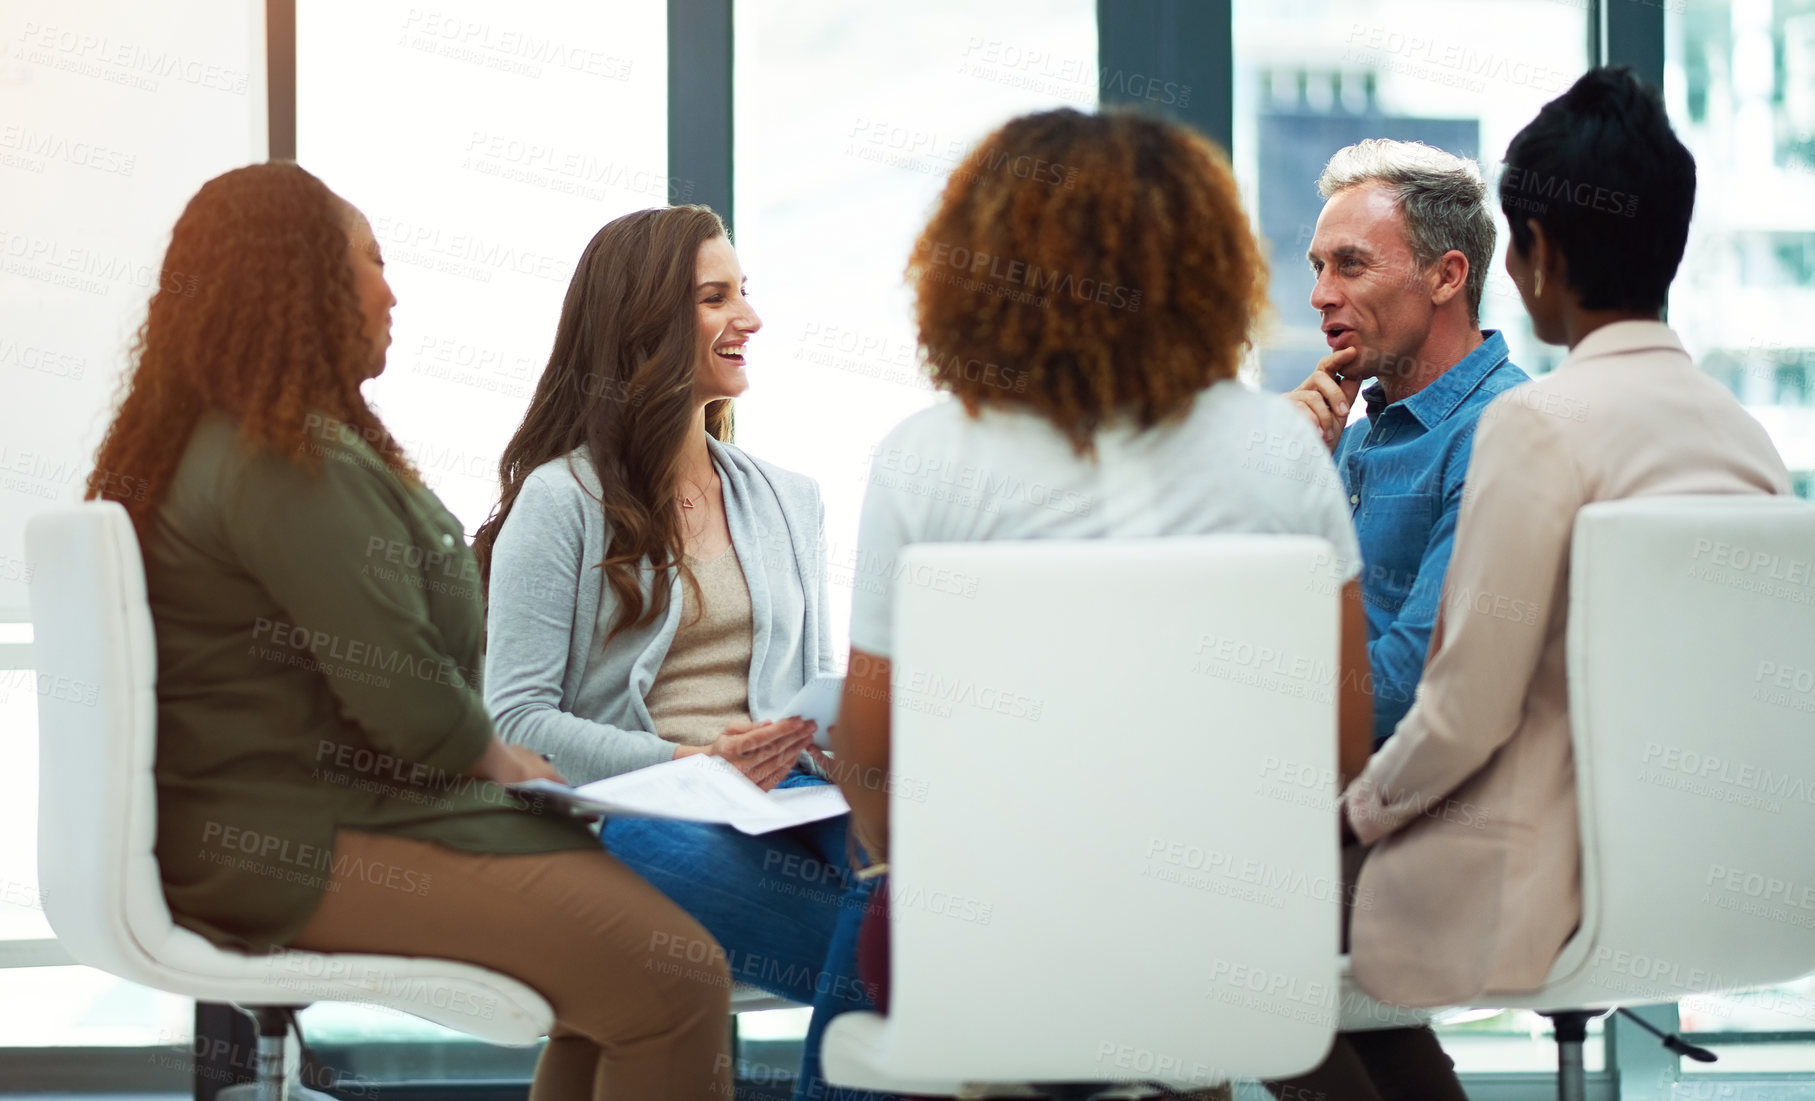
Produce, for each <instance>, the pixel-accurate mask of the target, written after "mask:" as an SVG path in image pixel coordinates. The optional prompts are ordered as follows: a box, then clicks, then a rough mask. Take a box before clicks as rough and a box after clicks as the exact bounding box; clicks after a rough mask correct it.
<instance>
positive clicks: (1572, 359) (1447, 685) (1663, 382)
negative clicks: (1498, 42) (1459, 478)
mask: <svg viewBox="0 0 1815 1101" xmlns="http://www.w3.org/2000/svg"><path fill="white" fill-rule="evenodd" d="M1694 201H1695V161H1694V159H1693V158H1692V157H1691V156H1690V154H1689V151H1688V150H1687V149H1686V148H1684V147H1683V145H1682V143H1681V142H1679V141H1678V140H1677V138H1676V136H1675V135H1674V134H1673V133H1672V132H1671V130H1670V124H1669V121H1668V119H1667V118H1666V116H1665V113H1664V107H1663V103H1662V102H1661V101H1660V99H1659V98H1658V96H1657V93H1656V92H1655V91H1654V90H1651V89H1649V88H1647V87H1645V86H1643V85H1642V84H1640V83H1639V82H1638V81H1637V80H1636V79H1635V78H1633V76H1632V75H1631V74H1630V72H1628V71H1627V70H1625V69H1618V70H1609V69H1596V70H1593V71H1591V72H1589V73H1588V74H1587V75H1585V76H1584V77H1582V79H1581V80H1579V81H1577V82H1576V84H1575V86H1574V87H1572V88H1571V89H1570V90H1569V91H1567V92H1565V93H1564V94H1563V95H1562V96H1560V97H1558V98H1557V99H1555V100H1553V101H1552V102H1550V103H1548V104H1546V105H1545V107H1544V109H1543V110H1542V111H1541V112H1539V114H1538V117H1537V119H1535V120H1534V121H1533V122H1532V123H1530V124H1529V125H1528V126H1526V127H1525V129H1524V130H1522V131H1520V132H1519V134H1518V135H1517V136H1516V137H1514V138H1513V141H1512V144H1511V145H1510V146H1509V147H1508V149H1507V152H1506V158H1505V169H1504V171H1503V173H1502V175H1501V179H1500V205H1501V209H1502V210H1503V211H1504V213H1505V214H1506V218H1507V221H1508V223H1509V224H1510V229H1511V231H1512V240H1511V243H1510V244H1509V246H1508V248H1507V254H1506V269H1507V272H1508V274H1510V275H1511V276H1512V280H1513V282H1514V284H1516V285H1517V286H1518V288H1519V294H1520V297H1521V298H1522V299H1523V300H1524V303H1525V308H1526V310H1527V312H1529V313H1530V315H1531V320H1532V328H1533V331H1534V332H1535V333H1536V334H1537V336H1538V338H1539V339H1540V340H1543V341H1545V342H1547V343H1551V344H1563V345H1567V346H1568V348H1569V356H1568V358H1566V359H1565V360H1564V361H1563V363H1562V365H1561V366H1560V367H1559V368H1558V369H1557V370H1556V371H1555V372H1553V373H1552V374H1550V375H1547V376H1545V377H1543V378H1540V379H1538V380H1537V381H1535V382H1532V383H1528V384H1526V385H1524V386H1520V387H1518V388H1516V389H1513V390H1511V391H1509V392H1507V393H1506V394H1504V395H1502V396H1501V397H1500V398H1498V399H1497V400H1496V401H1495V402H1494V403H1493V405H1491V406H1490V407H1489V408H1488V410H1487V412H1486V413H1485V414H1484V415H1483V416H1482V418H1481V425H1480V428H1479V429H1478V431H1477V434H1476V437H1475V447H1474V454H1473V457H1472V459H1471V462H1470V466H1469V473H1468V485H1467V489H1466V490H1465V495H1464V499H1463V505H1462V513H1461V519H1460V521H1459V523H1458V527H1457V531H1456V545H1455V551H1454V554H1453V555H1452V557H1451V559H1450V566H1449V573H1448V575H1447V579H1446V581H1445V584H1444V600H1443V604H1442V608H1441V611H1440V614H1439V618H1438V621H1437V628H1436V632H1435V634H1434V636H1433V638H1432V644H1431V654H1430V657H1429V659H1428V661H1427V663H1426V666H1425V670H1424V677H1423V680H1422V682H1421V685H1420V687H1419V690H1418V699H1417V702H1416V703H1415V704H1414V705H1413V707H1412V710H1411V711H1410V712H1409V713H1408V714H1407V715H1406V717H1405V719H1404V720H1402V721H1401V722H1400V724H1399V726H1398V728H1397V729H1396V731H1395V732H1394V734H1393V736H1392V737H1391V738H1390V739H1389V740H1388V741H1387V742H1386V743H1385V744H1384V745H1382V746H1381V748H1380V749H1379V750H1378V751H1377V752H1376V753H1375V754H1374V756H1373V758H1372V760H1371V761H1370V762H1369V763H1368V766H1367V768H1366V769H1365V770H1364V771H1363V772H1362V774H1361V776H1360V777H1359V778H1358V779H1356V781H1355V782H1354V783H1353V784H1351V785H1350V787H1349V789H1348V790H1347V791H1346V792H1345V793H1344V796H1343V803H1342V805H1343V808H1344V812H1345V815H1344V817H1345V822H1344V825H1345V828H1347V829H1352V830H1353V833H1354V835H1355V837H1356V838H1357V839H1358V840H1359V842H1360V843H1361V844H1363V845H1366V846H1369V848H1368V849H1367V853H1366V857H1365V859H1364V861H1363V863H1362V866H1361V873H1360V881H1359V885H1358V893H1357V897H1362V898H1371V899H1372V900H1373V904H1372V905H1371V906H1369V907H1367V908H1363V909H1358V910H1356V911H1355V912H1354V914H1353V917H1352V920H1351V926H1350V936H1349V940H1350V952H1351V957H1352V965H1353V970H1354V975H1355V979H1356V981H1357V982H1358V983H1359V984H1360V986H1361V987H1362V989H1363V990H1365V991H1366V992H1367V993H1369V994H1371V995H1373V996H1374V997H1376V998H1379V999H1381V1000H1383V1001H1389V1002H1395V1003H1398V1004H1402V1005H1413V1006H1436V1005H1453V1004H1458V1003H1470V1002H1475V1003H1479V1002H1480V1001H1482V1000H1483V999H1486V1000H1489V1001H1491V999H1492V998H1493V997H1494V996H1495V995H1497V994H1515V993H1523V992H1528V991H1531V990H1533V989H1535V988H1537V987H1538V986H1540V985H1541V984H1542V983H1543V982H1544V980H1545V978H1546V976H1547V975H1548V973H1549V971H1550V968H1551V965H1552V964H1553V963H1554V962H1555V960H1556V958H1557V954H1558V953H1559V952H1560V951H1561V949H1562V947H1563V944H1564V942H1565V941H1567V940H1568V938H1569V936H1570V934H1571V933H1572V932H1573V931H1574V930H1575V927H1576V924H1577V923H1578V921H1579V920H1580V919H1581V913H1582V903H1581V883H1580V859H1579V856H1580V841H1579V837H1578V834H1577V822H1576V797H1575V766H1574V761H1573V759H1572V756H1571V752H1570V734H1569V705H1568V691H1567V689H1568V685H1567V680H1566V676H1565V665H1564V638H1565V634H1566V630H1567V626H1568V624H1567V619H1568V599H1567V597H1568V591H1569V551H1570V536H1571V532H1572V530H1573V527H1574V523H1575V515H1576V510H1578V509H1580V508H1581V507H1582V506H1583V505H1586V504H1589V503H1591V502H1594V501H1607V500H1615V499H1619V498H1623V497H1637V496H1645V495H1651V494H1682V493H1788V492H1789V475H1788V472H1787V471H1786V470H1785V469H1784V464H1783V460H1782V459H1781V458H1779V457H1778V454H1777V451H1776V449H1775V448H1773V447H1772V445H1771V441H1770V439H1769V437H1767V436H1766V434H1765V431H1764V429H1763V428H1762V427H1760V425H1759V423H1758V422H1757V421H1756V420H1754V419H1753V418H1752V417H1751V416H1750V415H1749V414H1748V413H1747V412H1746V411H1745V410H1744V409H1743V408H1741V407H1740V405H1739V403H1738V402H1737V401H1735V400H1734V399H1733V397H1732V396H1731V395H1730V394H1728V393H1727V391H1726V390H1725V389H1723V388H1722V387H1721V386H1720V385H1718V384H1717V383H1715V382H1714V381H1713V380H1711V379H1709V378H1708V377H1707V376H1706V375H1704V374H1702V373H1701V372H1700V371H1699V370H1697V369H1696V366H1695V364H1694V363H1693V362H1692V361H1691V360H1690V358H1689V356H1688V354H1687V353H1686V352H1685V351H1684V350H1683V346H1682V343H1681V342H1680V341H1679V340H1678V339H1677V336H1676V334H1675V333H1674V332H1672V331H1671V329H1670V327H1669V326H1667V325H1665V324H1664V323H1663V320H1662V317H1663V310H1664V302H1665V297H1666V294H1667V292H1668V289H1669V285H1670V281H1671V279H1672V278H1673V277H1674V276H1675V274H1676V269H1677V265H1678V263H1679V262H1680V261H1681V259H1682V254H1683V245H1684V242H1685V241H1686V240H1687V238H1688V232H1689V218H1690V214H1691V212H1692V209H1693V207H1694ZM1355 1039H1356V1040H1358V1041H1361V1035H1360V1034H1357V1035H1356V1037H1355ZM1350 1042H1351V1041H1350V1039H1349V1038H1347V1037H1345V1038H1343V1039H1342V1040H1340V1041H1339V1042H1338V1045H1337V1048H1338V1051H1337V1053H1336V1054H1334V1055H1332V1063H1336V1062H1340V1061H1341V1060H1342V1059H1343V1058H1345V1057H1346V1056H1347V1055H1352V1051H1351V1052H1346V1053H1345V1050H1344V1049H1345V1048H1347V1047H1348V1045H1349V1044H1350ZM1365 1043H1366V1041H1361V1043H1360V1044H1357V1045H1356V1046H1357V1048H1359V1047H1361V1046H1363V1045H1365ZM1363 1061H1364V1062H1365V1061H1366V1060H1365V1058H1364V1060H1363ZM1353 1063H1354V1061H1353V1059H1350V1065H1353ZM1330 1069H1331V1064H1326V1066H1325V1068H1323V1070H1324V1071H1328V1070H1330ZM1368 1069H1369V1070H1370V1071H1373V1072H1375V1073H1373V1075H1372V1077H1373V1078H1374V1079H1375V1080H1376V1081H1375V1082H1374V1083H1368V1084H1365V1086H1366V1088H1365V1089H1364V1088H1358V1087H1356V1086H1355V1084H1354V1082H1353V1079H1352V1078H1351V1079H1348V1080H1338V1079H1335V1078H1324V1079H1323V1080H1322V1081H1320V1082H1317V1084H1316V1085H1314V1086H1313V1087H1312V1088H1323V1089H1325V1090H1326V1092H1328V1094H1329V1096H1331V1097H1333V1098H1347V1097H1360V1098H1372V1097H1393V1096H1402V1095H1403V1096H1408V1097H1410V1096H1415V1094H1414V1093H1412V1092H1403V1093H1402V1092H1401V1091H1398V1090H1394V1089H1391V1088H1376V1087H1377V1086H1379V1087H1385V1086H1388V1085H1390V1081H1389V1080H1390V1079H1395V1078H1396V1079H1399V1080H1400V1081H1401V1082H1403V1081H1404V1080H1405V1077H1406V1068H1403V1067H1396V1068H1390V1069H1389V1068H1383V1067H1375V1066H1371V1065H1370V1066H1369V1068H1368ZM1318 1073H1319V1072H1313V1075H1312V1076H1311V1077H1310V1078H1308V1079H1304V1080H1300V1084H1304V1083H1307V1082H1312V1081H1313V1080H1315V1079H1316V1078H1317V1075H1318Z"/></svg>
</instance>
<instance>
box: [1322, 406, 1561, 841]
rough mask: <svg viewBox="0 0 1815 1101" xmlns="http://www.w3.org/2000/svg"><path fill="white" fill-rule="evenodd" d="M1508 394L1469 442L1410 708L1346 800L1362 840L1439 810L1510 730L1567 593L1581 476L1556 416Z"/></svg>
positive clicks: (1519, 714) (1516, 726)
mask: <svg viewBox="0 0 1815 1101" xmlns="http://www.w3.org/2000/svg"><path fill="white" fill-rule="evenodd" d="M1511 396H1512V395H1511V394H1507V395H1504V396H1502V397H1501V398H1499V399H1498V400H1496V401H1495V402H1494V404H1493V405H1491V406H1489V407H1488V410H1487V412H1486V413H1485V414H1483V416H1482V419H1481V426H1480V428H1479V429H1478V430H1477V433H1476V437H1475V446H1474V454H1473V457H1472V458H1471V459H1470V462H1469V473H1468V487H1467V489H1466V490H1465V492H1464V495H1463V502H1462V513H1461V518H1460V520H1459V521H1458V523H1457V529H1456V546H1455V551H1454V553H1453V554H1452V555H1451V558H1450V565H1449V573H1448V575H1447V578H1446V580H1445V582H1444V589H1443V599H1442V603H1441V606H1440V609H1439V620H1438V626H1437V631H1438V634H1437V637H1436V640H1435V642H1434V644H1433V647H1432V655H1431V658H1430V660H1429V662H1428V664H1427V665H1426V667H1425V671H1424V677H1423V680H1422V681H1421V682H1420V685H1419V688H1418V698H1417V702H1416V703H1414V704H1413V706H1412V710H1411V711H1410V712H1408V713H1407V715H1406V717H1405V718H1404V719H1403V720H1401V722H1400V723H1399V726H1398V729H1397V730H1396V731H1395V732H1394V735H1393V737H1392V738H1390V739H1388V741H1387V742H1386V744H1385V745H1383V746H1382V747H1381V749H1380V750H1379V752H1377V753H1375V754H1374V756H1373V758H1372V759H1371V760H1370V761H1369V763H1368V766H1367V768H1366V769H1365V770H1364V771H1363V772H1362V774H1361V775H1360V776H1359V777H1357V778H1356V780H1355V781H1354V782H1353V783H1352V784H1351V785H1350V786H1349V789H1348V791H1347V792H1345V793H1344V800H1345V802H1346V805H1347V809H1348V814H1349V821H1350V823H1351V824H1352V825H1353V827H1354V829H1355V832H1356V834H1357V836H1359V837H1360V839H1361V840H1362V841H1363V842H1370V843H1371V842H1373V841H1376V840H1378V839H1379V838H1381V837H1384V836H1386V835H1388V834H1391V833H1393V832H1394V831H1396V830H1398V829H1400V828H1401V827H1402V826H1404V825H1406V824H1407V823H1408V822H1411V821H1413V820H1414V819H1416V818H1417V817H1418V816H1420V815H1422V814H1427V813H1433V814H1434V813H1437V812H1438V808H1440V807H1441V806H1442V805H1443V801H1444V800H1445V799H1446V798H1447V797H1448V796H1449V795H1450V794H1451V793H1452V792H1454V791H1455V790H1456V789H1457V788H1458V787H1460V786H1461V785H1462V784H1463V783H1464V782H1465V781H1467V780H1468V779H1469V777H1470V776H1472V775H1474V774H1475V773H1476V772H1478V771H1479V770H1480V769H1481V768H1482V766H1484V765H1485V764H1487V762H1488V761H1489V759H1490V758H1492V756H1493V755H1494V753H1495V752H1496V751H1498V750H1499V748H1500V747H1501V746H1502V745H1504V744H1505V743H1506V742H1507V740H1508V739H1510V738H1511V737H1512V736H1513V734H1514V733H1515V732H1516V731H1517V730H1518V729H1519V726H1520V722H1521V717H1522V716H1523V715H1524V713H1525V710H1526V707H1527V694H1528V692H1529V691H1530V690H1531V687H1532V682H1533V679H1534V673H1535V671H1536V669H1537V666H1538V662H1539V660H1540V658H1541V656H1542V654H1543V650H1544V646H1545V639H1546V637H1547V635H1548V634H1549V633H1550V631H1551V629H1552V622H1553V617H1554V616H1556V615H1560V614H1561V611H1562V609H1560V608H1559V607H1558V602H1559V601H1562V600H1565V599H1566V596H1567V591H1568V584H1567V580H1568V565H1569V562H1568V558H1569V544H1570V534H1571V532H1572V530H1573V528H1574V524H1575V514H1576V511H1577V510H1578V509H1579V508H1580V507H1581V505H1582V503H1583V501H1584V500H1585V494H1584V490H1583V487H1582V485H1581V478H1580V474H1579V472H1578V471H1577V469H1576V467H1575V464H1574V463H1573V461H1572V460H1571V459H1570V457H1569V451H1568V449H1567V448H1566V447H1565V446H1564V445H1563V443H1562V441H1561V439H1560V422H1559V419H1558V418H1556V417H1554V416H1552V415H1550V414H1549V413H1546V412H1543V411H1541V410H1540V409H1535V408H1532V407H1531V406H1530V405H1528V404H1525V403H1521V402H1519V401H1516V400H1512V401H1509V400H1508V398H1510V397H1511Z"/></svg>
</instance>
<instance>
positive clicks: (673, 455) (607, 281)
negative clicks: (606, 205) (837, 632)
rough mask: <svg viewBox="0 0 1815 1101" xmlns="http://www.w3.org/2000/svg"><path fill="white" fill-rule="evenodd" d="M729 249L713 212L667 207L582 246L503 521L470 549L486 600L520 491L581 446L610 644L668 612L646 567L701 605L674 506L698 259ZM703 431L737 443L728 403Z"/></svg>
mask: <svg viewBox="0 0 1815 1101" xmlns="http://www.w3.org/2000/svg"><path fill="white" fill-rule="evenodd" d="M723 236H725V224H724V222H722V221H720V220H719V217H718V215H717V214H714V213H713V212H712V210H711V209H710V208H708V207H704V206H674V207H665V208H657V209H651V210H639V211H637V212H636V213H634V214H626V215H624V216H623V217H622V218H618V219H615V220H614V221H611V222H609V223H607V224H606V226H605V228H603V229H601V230H599V232H598V233H596V234H594V235H593V238H592V241H591V242H589V243H588V244H587V246H586V251H585V252H584V253H582V254H581V255H580V262H579V264H578V266H576V267H575V269H574V274H573V281H572V282H571V283H569V284H568V287H567V298H566V299H565V300H564V301H563V302H562V303H561V320H560V322H559V324H557V325H556V327H555V346H554V350H553V351H552V352H550V353H549V357H548V367H547V368H546V369H545V370H544V371H543V372H542V378H541V380H540V381H538V382H537V383H536V392H535V394H534V395H533V396H532V397H531V398H530V402H529V411H528V412H526V413H525V414H524V415H523V423H522V424H521V425H519V426H518V427H517V431H516V432H515V433H514V434H513V435H512V436H511V438H510V443H509V444H507V445H505V448H504V458H503V460H502V461H500V462H499V464H498V481H499V486H500V495H499V501H498V507H497V508H495V509H493V510H492V514H491V516H490V517H488V518H487V519H486V521H485V523H483V524H481V525H480V526H479V530H478V532H477V533H475V534H474V536H473V552H474V554H475V555H477V556H478V559H479V570H480V578H481V581H482V583H483V584H484V585H485V586H486V588H487V591H488V592H489V589H490V584H491V557H492V555H491V552H492V545H493V544H494V543H496V542H497V539H498V532H499V530H500V529H502V528H503V527H504V521H505V519H506V518H507V517H509V516H510V510H511V506H512V505H514V504H515V503H516V501H517V494H518V493H519V492H521V490H522V489H523V481H524V479H525V478H528V477H529V475H530V472H532V471H534V470H535V469H536V468H537V467H538V466H541V465H542V464H543V463H546V462H549V461H551V460H554V459H558V458H561V457H562V456H564V455H566V454H568V453H569V452H571V451H573V450H574V449H575V448H578V447H580V446H581V445H585V447H586V450H587V454H588V455H589V456H590V457H591V459H592V465H593V468H594V469H595V470H596V471H597V472H598V477H599V484H600V487H601V488H602V490H603V492H602V494H601V496H600V498H599V503H600V505H601V506H603V508H604V509H605V521H606V524H607V525H608V529H609V531H610V533H611V534H610V537H609V542H608V543H607V544H606V547H605V560H604V561H603V562H599V563H595V565H596V566H597V567H599V568H602V569H603V570H604V571H605V580H606V582H607V583H608V584H610V585H611V590H612V593H613V594H614V595H615V596H616V597H617V600H618V606H619V608H620V614H619V615H618V617H617V620H616V622H614V623H613V624H612V626H611V629H610V631H609V633H608V634H607V641H610V639H611V638H612V637H614V636H616V634H617V633H618V632H619V631H621V630H623V629H625V628H627V627H632V626H635V627H645V626H648V625H649V624H650V623H653V622H655V620H656V618H657V617H658V616H660V615H662V614H664V613H665V612H666V611H667V608H668V587H667V586H666V585H656V586H654V601H653V602H652V603H646V602H645V600H644V598H643V591H642V587H641V586H640V584H639V583H638V574H639V571H640V568H641V565H642V563H643V561H644V560H645V559H647V560H648V562H649V564H650V566H651V567H652V568H654V569H655V570H656V571H658V573H660V572H662V571H666V570H671V569H676V568H678V569H680V571H681V574H682V576H683V577H684V578H686V580H687V583H688V584H689V585H692V586H693V587H694V588H695V591H696V592H697V588H698V583H697V582H695V581H694V580H693V576H692V572H691V571H689V570H688V569H687V568H686V564H685V562H684V558H683V555H682V546H683V544H682V541H681V530H680V520H679V518H678V517H679V514H678V513H677V512H676V511H675V510H674V508H673V507H672V502H673V501H674V499H675V496H676V494H677V492H678V490H679V487H680V462H681V448H682V446H683V444H684V443H685V442H686V438H687V432H688V429H689V428H690V427H691V425H692V421H693V372H694V367H695V365H696V364H697V363H698V355H699V323H698V321H697V312H696V311H697V307H696V306H695V304H694V280H695V278H696V277H697V271H698V262H699V250H700V246H701V245H703V244H705V243H706V242H708V241H710V240H713V239H714V238H717V237H723ZM706 431H707V432H708V433H709V434H710V435H711V436H712V437H713V438H714V439H717V440H729V439H730V438H731V433H732V414H731V401H730V399H728V398H727V399H725V400H722V401H717V402H713V403H712V404H711V405H709V406H707V407H706Z"/></svg>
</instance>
